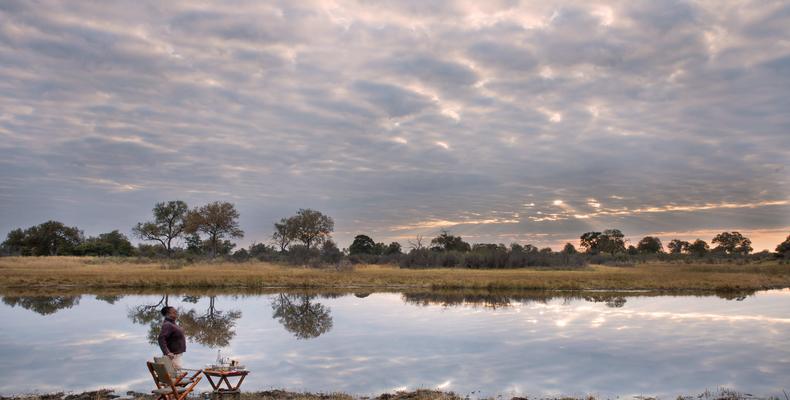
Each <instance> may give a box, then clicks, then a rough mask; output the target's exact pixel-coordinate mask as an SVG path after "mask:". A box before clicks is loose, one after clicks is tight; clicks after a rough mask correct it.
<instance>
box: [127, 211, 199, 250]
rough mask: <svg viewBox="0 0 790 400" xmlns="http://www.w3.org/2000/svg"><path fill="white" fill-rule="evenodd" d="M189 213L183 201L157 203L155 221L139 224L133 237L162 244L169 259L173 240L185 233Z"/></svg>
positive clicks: (133, 229) (133, 230) (133, 231)
mask: <svg viewBox="0 0 790 400" xmlns="http://www.w3.org/2000/svg"><path fill="white" fill-rule="evenodd" d="M188 211H189V208H188V207H187V203H184V202H183V201H181V200H173V201H168V202H167V203H165V202H162V203H156V205H154V209H153V213H154V220H153V221H149V222H139V223H137V225H135V227H134V228H132V235H134V236H135V237H137V238H139V239H141V240H148V241H156V242H159V243H161V244H162V246H164V248H165V249H166V250H167V256H168V257H169V256H170V255H171V254H172V246H171V245H172V242H173V240H175V239H176V238H178V237H180V236H181V235H182V234H183V233H184V230H185V224H186V216H187V214H188Z"/></svg>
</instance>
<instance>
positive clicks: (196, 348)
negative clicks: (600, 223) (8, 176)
mask: <svg viewBox="0 0 790 400" xmlns="http://www.w3.org/2000/svg"><path fill="white" fill-rule="evenodd" d="M734 297H736V298H721V297H715V296H709V297H698V296H657V297H652V296H626V297H621V296H604V295H602V294H595V293H592V294H587V295H584V296H578V295H576V296H574V297H555V298H547V297H546V296H545V295H540V296H537V295H522V296H515V297H509V296H482V295H474V296H473V295H463V294H458V293H449V294H447V293H445V294H411V295H409V294H399V293H373V294H357V295H354V294H348V295H329V296H327V295H323V296H322V295H307V294H264V295H216V296H205V295H201V296H184V295H174V294H171V295H168V296H163V295H128V296H93V295H82V296H63V297H46V298H42V297H12V296H5V297H3V302H2V304H0V321H2V329H0V393H2V394H13V393H20V392H31V391H34V390H36V391H40V392H48V391H55V390H58V391H59V390H74V391H81V390H89V389H96V388H100V387H110V388H115V389H117V390H121V391H124V390H137V391H148V390H150V389H151V388H152V380H151V377H150V375H149V374H148V371H147V369H146V367H145V360H146V359H149V358H151V357H152V356H153V355H157V354H158V348H157V347H156V346H155V345H153V344H151V339H152V337H155V335H156V334H157V333H158V324H159V319H158V309H159V308H161V306H162V305H164V304H165V303H167V304H170V305H172V306H176V307H178V308H179V309H180V311H181V317H180V318H179V323H180V324H181V325H182V326H183V327H184V328H185V330H186V331H187V333H188V335H189V337H190V338H189V341H188V345H187V353H186V354H185V356H184V363H185V365H186V366H187V367H202V366H204V365H205V364H207V363H211V362H213V361H214V360H215V358H216V354H217V350H221V352H222V355H223V356H226V355H230V356H232V357H233V358H237V359H239V360H240V361H241V362H242V363H243V364H245V365H246V366H247V367H248V368H249V369H250V370H252V374H251V375H250V376H249V377H248V378H247V380H246V381H245V382H244V385H243V387H242V388H243V389H244V390H264V389H272V388H285V389H288V390H292V391H301V390H307V391H325V392H326V391H330V392H332V391H342V392H347V393H351V394H357V395H373V394H378V393H382V392H386V391H393V390H400V389H409V390H410V389H417V388H439V389H442V390H452V391H455V392H457V393H459V394H461V395H466V394H468V395H470V396H472V397H480V396H496V395H503V396H511V395H531V396H551V395H575V396H581V395H587V394H593V395H597V396H601V397H610V398H611V397H616V396H623V397H626V396H634V395H650V396H660V397H662V398H674V397H675V396H677V395H693V394H698V393H701V392H703V391H705V390H706V389H711V390H715V389H716V388H719V387H728V388H732V389H736V390H740V391H744V392H747V393H752V394H755V395H762V396H768V395H774V396H783V394H782V390H783V389H785V390H790V290H774V291H765V292H758V293H756V294H753V295H749V296H745V297H737V296H734ZM200 389H201V390H208V384H203V383H201V386H200Z"/></svg>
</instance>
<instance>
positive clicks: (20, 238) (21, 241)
mask: <svg viewBox="0 0 790 400" xmlns="http://www.w3.org/2000/svg"><path fill="white" fill-rule="evenodd" d="M2 247H3V253H5V254H9V255H23V250H24V249H25V231H23V230H22V228H17V229H14V230H12V231H11V232H8V235H6V239H5V241H4V242H3V244H2Z"/></svg>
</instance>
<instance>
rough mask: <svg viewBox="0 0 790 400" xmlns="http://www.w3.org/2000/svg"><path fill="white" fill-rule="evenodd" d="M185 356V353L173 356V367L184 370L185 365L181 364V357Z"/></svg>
mask: <svg viewBox="0 0 790 400" xmlns="http://www.w3.org/2000/svg"><path fill="white" fill-rule="evenodd" d="M183 354H184V353H178V354H173V358H172V360H173V366H174V367H176V369H182V368H184V367H183V365H182V364H181V356H182V355H183Z"/></svg>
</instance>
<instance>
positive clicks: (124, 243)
mask: <svg viewBox="0 0 790 400" xmlns="http://www.w3.org/2000/svg"><path fill="white" fill-rule="evenodd" d="M239 217H240V215H239V212H238V211H237V210H236V208H235V206H234V205H233V204H232V203H228V202H220V201H215V202H211V203H208V204H205V205H202V206H199V207H194V208H190V207H189V206H188V205H187V204H186V203H185V202H184V201H181V200H174V201H167V202H160V203H156V204H155V205H154V207H153V209H152V216H151V219H149V220H147V221H141V222H139V223H137V224H136V225H134V226H133V227H132V228H131V234H132V236H133V237H135V238H137V239H139V240H141V241H142V243H140V244H138V245H137V246H133V245H132V243H131V242H130V240H129V238H128V237H127V236H126V235H124V234H123V233H121V232H119V231H118V230H114V231H112V232H108V233H102V234H100V235H98V236H91V237H85V235H84V233H83V232H82V231H81V230H80V229H78V228H77V227H69V226H66V225H65V224H63V223H61V222H58V221H47V222H44V223H42V224H39V225H36V226H32V227H29V228H27V229H21V228H18V229H14V230H12V231H11V232H9V233H8V235H7V237H6V240H5V241H4V242H3V243H2V245H0V254H3V255H21V256H55V255H76V256H84V255H85V256H121V257H129V256H138V257H164V258H187V259H190V258H209V259H215V258H217V257H222V258H229V259H231V260H235V261H246V260H250V259H258V260H263V261H273V262H277V261H281V262H289V263H292V264H315V265H322V264H338V263H341V262H345V263H350V264H355V263H390V264H399V265H400V266H402V267H407V268H415V267H432V266H445V267H467V268H519V267H532V266H554V267H556V266H567V267H575V266H581V265H585V264H587V263H601V262H630V261H633V260H645V259H652V258H658V259H662V260H671V259H677V258H683V257H691V258H697V259H711V258H735V257H741V258H743V257H747V256H749V255H750V253H752V251H753V248H752V246H751V244H752V243H751V240H750V239H749V238H747V237H745V236H744V235H743V234H741V233H740V232H721V233H719V234H717V235H715V236H714V237H713V238H712V240H711V244H712V245H715V247H712V248H711V245H709V244H708V243H707V242H706V241H704V240H702V239H696V240H694V241H692V242H688V241H683V240H680V239H672V240H671V241H670V242H669V243H667V246H666V249H664V246H663V244H662V242H661V240H660V239H659V238H658V237H654V236H645V237H643V238H642V239H640V240H639V241H638V242H637V243H636V244H635V245H634V244H628V240H627V239H626V238H625V235H624V234H623V232H622V231H620V230H619V229H606V230H603V231H600V232H598V231H591V232H585V233H583V234H582V235H581V236H580V237H579V249H578V250H577V248H576V246H574V245H573V244H572V243H566V244H565V245H564V247H563V248H562V249H561V250H559V251H554V250H552V249H551V248H549V247H544V248H538V247H536V246H533V245H531V244H519V243H513V244H511V245H509V246H506V245H504V244H494V243H475V244H471V243H468V242H466V241H465V240H464V239H463V238H462V237H461V236H457V235H453V234H452V233H450V232H449V231H447V230H442V231H440V232H439V233H438V235H437V236H436V237H434V238H432V239H430V241H428V240H425V239H424V238H423V237H421V236H417V237H415V238H414V239H413V240H409V241H408V246H409V251H407V252H406V251H404V249H403V247H402V246H401V244H400V243H398V242H391V243H389V244H386V243H383V242H376V241H375V240H373V239H372V238H371V237H370V236H368V235H365V234H359V235H357V236H356V237H355V238H354V240H353V242H352V243H351V245H350V246H349V247H348V248H347V249H343V250H341V249H340V248H339V247H338V246H337V244H336V243H335V242H334V241H333V240H332V236H331V235H332V232H333V231H334V225H335V223H334V220H333V219H332V218H331V217H330V216H328V215H325V214H323V213H321V212H320V211H316V210H312V209H299V210H298V211H297V212H296V213H295V214H294V215H292V216H290V217H285V218H282V219H280V220H279V221H276V222H274V224H273V234H272V236H271V238H270V240H269V241H268V243H253V244H252V245H250V246H249V247H247V248H242V249H238V250H235V251H234V248H235V247H236V244H235V243H233V242H232V240H233V239H240V238H243V237H244V231H242V230H241V228H240V227H239ZM769 255H770V254H769ZM767 256H768V255H767V254H765V253H764V252H763V253H759V257H763V258H766V257H767ZM771 256H773V257H778V258H781V259H790V235H789V236H788V237H787V239H785V241H784V242H782V243H780V244H779V245H778V246H777V247H776V253H774V254H772V255H771ZM752 257H755V255H752Z"/></svg>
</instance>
